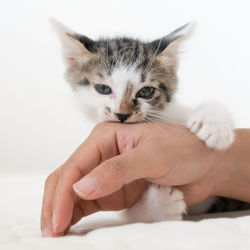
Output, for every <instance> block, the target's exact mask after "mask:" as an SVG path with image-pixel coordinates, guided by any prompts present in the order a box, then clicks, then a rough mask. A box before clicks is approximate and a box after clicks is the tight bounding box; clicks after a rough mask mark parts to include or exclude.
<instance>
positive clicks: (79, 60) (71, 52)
mask: <svg viewBox="0 0 250 250" xmlns="http://www.w3.org/2000/svg"><path fill="white" fill-rule="evenodd" d="M50 23H51V25H52V26H53V28H54V30H55V32H56V33H57V34H58V36H59V38H60V40H61V44H62V51H63V57H64V59H65V62H66V64H67V66H69V67H72V68H73V67H77V66H79V65H81V64H83V63H86V62H87V61H89V60H90V59H91V58H93V57H94V56H95V55H94V54H93V53H91V52H90V51H89V50H88V49H87V48H86V47H85V46H84V44H83V43H82V42H80V41H79V40H77V38H78V37H81V35H79V34H77V33H76V32H74V31H73V30H71V29H70V28H68V27H67V26H65V25H64V24H62V23H60V22H58V21H57V20H56V19H54V18H50ZM82 37H83V36H82ZM84 38H86V39H87V40H88V42H93V43H94V41H92V40H91V39H89V38H87V37H84Z"/></svg>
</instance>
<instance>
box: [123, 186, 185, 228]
mask: <svg viewBox="0 0 250 250" xmlns="http://www.w3.org/2000/svg"><path fill="white" fill-rule="evenodd" d="M185 212H186V204H185V202H184V199H183V193H182V192H181V191H180V190H178V189H177V188H173V187H166V186H161V185H156V184H152V185H150V186H149V188H148V190H147V191H146V192H145V193H144V194H143V196H142V198H141V200H140V201H139V202H137V203H136V204H135V205H134V206H133V207H131V208H129V209H127V210H126V211H125V213H124V216H125V219H126V220H127V221H128V222H147V223H149V222H157V221H166V220H181V219H182V215H183V214H184V213H185Z"/></svg>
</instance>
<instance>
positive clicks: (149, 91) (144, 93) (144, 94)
mask: <svg viewBox="0 0 250 250" xmlns="http://www.w3.org/2000/svg"><path fill="white" fill-rule="evenodd" d="M154 93H155V88H153V87H144V88H142V89H140V90H139V91H138V92H137V93H136V97H138V98H144V99H150V98H151V97H152V96H153V95H154Z"/></svg>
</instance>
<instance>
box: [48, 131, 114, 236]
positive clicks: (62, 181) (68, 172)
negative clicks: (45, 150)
mask: <svg viewBox="0 0 250 250" xmlns="http://www.w3.org/2000/svg"><path fill="white" fill-rule="evenodd" d="M99 133H100V132H99V130H98V131H97V132H96V133H93V134H92V135H90V136H89V137H88V138H87V140H86V141H85V142H84V143H83V144H82V145H81V146H79V148H78V149H77V150H76V151H75V152H74V153H73V155H72V156H71V157H70V159H69V160H68V161H67V162H66V163H65V164H64V165H63V166H62V168H63V171H62V173H61V174H60V176H59V180H58V185H57V187H56V191H55V194H54V201H53V216H52V226H53V231H54V232H55V233H63V232H64V230H65V229H66V228H67V227H68V225H69V223H70V222H71V220H72V215H73V209H74V202H75V197H76V195H75V192H73V188H72V186H73V184H74V183H75V182H77V181H78V180H80V179H81V178H82V177H83V176H84V175H86V174H87V173H88V172H89V171H91V170H92V169H93V168H95V167H96V166H98V164H99V163H100V162H101V161H103V160H105V159H106V158H109V157H112V156H113V155H114V154H117V150H116V147H114V145H116V144H115V139H114V138H115V137H114V136H113V134H114V131H112V130H109V131H107V132H106V133H104V135H103V136H99ZM102 134H103V133H102ZM102 145H106V147H105V146H102Z"/></svg>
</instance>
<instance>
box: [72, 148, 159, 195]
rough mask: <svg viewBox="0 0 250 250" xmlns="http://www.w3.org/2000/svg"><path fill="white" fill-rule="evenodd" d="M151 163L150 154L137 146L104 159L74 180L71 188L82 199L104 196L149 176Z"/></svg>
mask: <svg viewBox="0 0 250 250" xmlns="http://www.w3.org/2000/svg"><path fill="white" fill-rule="evenodd" d="M149 158H151V162H150V159H149ZM152 165H153V164H152V156H149V155H148V154H146V153H145V150H144V149H143V147H140V146H138V147H136V148H134V149H133V150H131V151H129V152H127V153H124V154H122V155H119V156H115V157H113V158H110V159H108V160H106V161H104V162H103V163H101V164H100V165H99V166H97V167H96V168H95V169H93V170H92V171H91V172H90V173H89V174H88V175H86V176H85V177H83V178H82V179H81V180H80V181H78V182H76V183H75V184H74V185H73V188H74V191H75V192H76V194H77V195H78V196H79V197H80V198H82V199H86V200H93V199H97V198H100V197H104V196H107V195H109V194H112V193H114V192H115V191H117V190H119V189H120V188H121V187H122V186H123V185H125V184H128V183H130V182H132V181H134V180H137V179H142V178H146V177H147V178H148V177H151V175H150V172H151V166H152ZM152 167H154V166H152Z"/></svg>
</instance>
